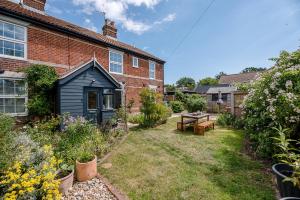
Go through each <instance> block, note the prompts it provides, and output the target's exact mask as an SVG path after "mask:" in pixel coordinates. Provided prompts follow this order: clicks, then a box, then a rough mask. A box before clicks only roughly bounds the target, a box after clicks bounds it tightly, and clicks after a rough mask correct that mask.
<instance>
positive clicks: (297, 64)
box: [243, 51, 300, 157]
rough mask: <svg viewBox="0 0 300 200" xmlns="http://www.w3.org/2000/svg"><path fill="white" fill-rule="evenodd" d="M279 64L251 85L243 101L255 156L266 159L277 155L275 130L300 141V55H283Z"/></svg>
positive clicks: (278, 60) (246, 124) (247, 127)
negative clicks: (287, 133)
mask: <svg viewBox="0 0 300 200" xmlns="http://www.w3.org/2000/svg"><path fill="white" fill-rule="evenodd" d="M274 60H275V61H276V64H275V66H274V67H273V68H271V69H270V70H268V71H266V72H264V73H262V74H261V75H260V77H258V79H257V80H256V81H255V82H254V83H252V84H251V86H250V90H249V94H248V95H247V96H246V98H245V100H244V104H243V107H244V119H245V128H246V131H247V132H248V134H249V136H250V139H251V140H252V141H253V142H254V147H255V150H256V152H257V153H258V154H259V155H261V156H264V157H270V156H271V155H273V154H274V153H275V149H276V147H275V146H274V144H273V142H272V139H271V137H274V136H275V135H274V134H275V133H274V130H273V129H272V127H278V125H279V124H281V125H282V126H283V128H290V129H291V137H292V138H294V139H298V138H299V137H300V134H299V130H300V129H299V128H300V51H296V52H293V53H288V52H282V53H281V54H280V57H279V58H277V59H274Z"/></svg>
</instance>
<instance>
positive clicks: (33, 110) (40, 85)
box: [25, 65, 58, 116]
mask: <svg viewBox="0 0 300 200" xmlns="http://www.w3.org/2000/svg"><path fill="white" fill-rule="evenodd" d="M25 73H26V81H27V84H28V96H29V100H28V104H27V108H28V111H29V114H30V115H33V116H45V115H48V114H50V113H51V111H52V110H53V102H52V99H53V93H54V92H53V89H54V86H55V82H56V81H57V79H58V76H57V74H56V72H55V69H54V68H53V67H49V66H46V65H32V66H30V67H28V68H27V69H26V70H25Z"/></svg>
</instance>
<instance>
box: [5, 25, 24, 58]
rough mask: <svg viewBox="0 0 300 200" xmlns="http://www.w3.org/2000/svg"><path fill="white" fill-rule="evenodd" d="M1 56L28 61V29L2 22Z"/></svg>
mask: <svg viewBox="0 0 300 200" xmlns="http://www.w3.org/2000/svg"><path fill="white" fill-rule="evenodd" d="M0 56H1V57H7V58H14V59H26V57H27V28H26V27H24V26H19V25H16V24H12V23H9V22H5V21H1V20H0Z"/></svg>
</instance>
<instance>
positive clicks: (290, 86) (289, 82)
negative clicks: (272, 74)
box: [285, 80, 293, 89]
mask: <svg viewBox="0 0 300 200" xmlns="http://www.w3.org/2000/svg"><path fill="white" fill-rule="evenodd" d="M285 87H286V88H287V89H288V88H292V87H293V82H292V81H291V80H288V81H287V82H286V83H285Z"/></svg>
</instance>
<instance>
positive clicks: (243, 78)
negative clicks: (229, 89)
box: [219, 72, 259, 85]
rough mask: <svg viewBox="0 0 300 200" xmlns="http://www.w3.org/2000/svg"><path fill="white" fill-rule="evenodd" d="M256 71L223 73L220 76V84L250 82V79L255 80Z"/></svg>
mask: <svg viewBox="0 0 300 200" xmlns="http://www.w3.org/2000/svg"><path fill="white" fill-rule="evenodd" d="M258 74H259V73H258V72H248V73H241V74H231V75H223V76H221V77H220V80H219V83H220V84H231V85H232V84H234V83H250V81H252V80H255V78H256V76H257V75H258Z"/></svg>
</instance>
